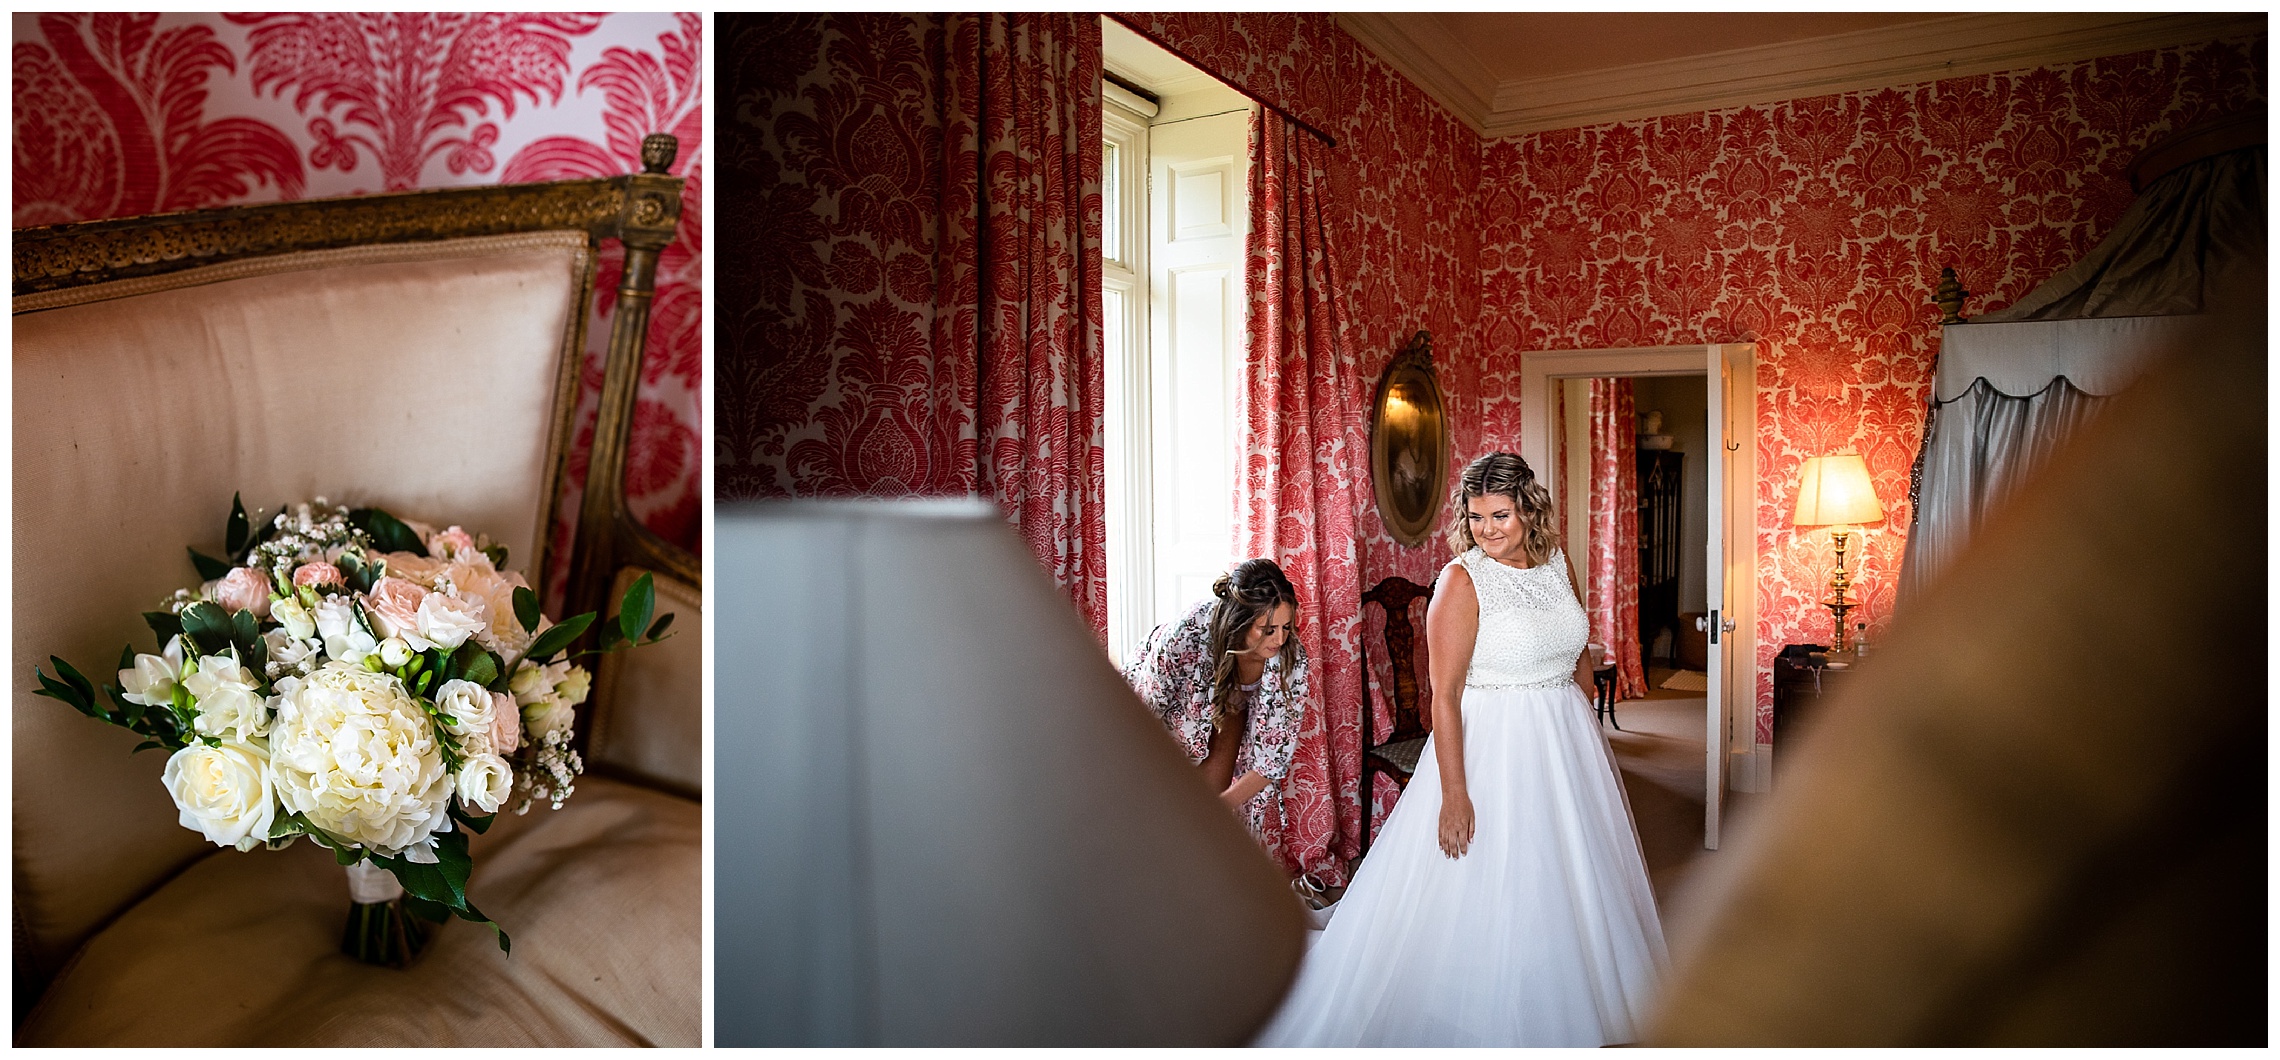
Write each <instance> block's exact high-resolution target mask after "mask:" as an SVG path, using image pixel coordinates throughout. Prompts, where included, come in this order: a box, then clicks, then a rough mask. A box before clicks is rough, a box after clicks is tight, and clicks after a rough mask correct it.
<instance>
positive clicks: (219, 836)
mask: <svg viewBox="0 0 2280 1060" xmlns="http://www.w3.org/2000/svg"><path fill="white" fill-rule="evenodd" d="M268 766H269V755H268V753H267V752H265V751H263V750H262V748H261V746H260V745H259V744H256V743H247V742H243V741H238V740H225V741H223V743H222V745H221V746H219V747H211V746H208V745H206V744H204V743H193V744H191V745H190V746H188V747H185V748H183V749H181V750H179V751H176V752H174V757H172V758H169V759H167V760H166V771H165V773H163V774H162V776H163V778H164V780H165V781H166V791H167V794H169V795H172V796H174V805H175V806H176V807H177V808H179V809H180V810H181V811H182V817H181V821H182V827H184V828H187V829H190V830H191V831H193V832H197V833H198V834H200V835H203V836H205V837H206V838H207V839H208V840H211V841H212V842H213V844H214V845H215V846H224V847H236V848H237V849H239V850H252V849H253V848H254V847H257V846H260V845H261V844H262V843H263V842H265V841H267V840H268V838H269V825H270V823H271V822H272V821H274V820H276V818H277V800H276V798H275V797H274V795H273V794H272V788H271V785H270V774H269V769H268Z"/></svg>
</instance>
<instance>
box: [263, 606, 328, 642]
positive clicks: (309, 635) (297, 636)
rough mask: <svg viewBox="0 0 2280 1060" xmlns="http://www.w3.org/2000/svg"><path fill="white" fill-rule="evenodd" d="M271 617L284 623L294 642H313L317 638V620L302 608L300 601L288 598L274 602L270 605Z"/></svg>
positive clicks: (306, 609) (307, 610)
mask: <svg viewBox="0 0 2280 1060" xmlns="http://www.w3.org/2000/svg"><path fill="white" fill-rule="evenodd" d="M269 617H271V618H274V619H276V620H277V621H278V622H279V623H282V624H283V625H284V627H285V632H287V633H289V634H291V635H292V637H293V639H294V640H313V639H315V638H316V635H317V618H316V616H315V615H312V614H310V613H309V609H308V608H306V607H303V606H301V601H299V600H296V599H294V598H292V597H290V596H288V597H285V598H283V599H281V600H276V601H273V602H272V603H271V604H270V605H269Z"/></svg>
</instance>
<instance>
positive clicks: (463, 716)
mask: <svg viewBox="0 0 2280 1060" xmlns="http://www.w3.org/2000/svg"><path fill="white" fill-rule="evenodd" d="M435 709H436V710H437V712H439V713H441V714H443V715H444V716H445V717H448V718H450V719H451V720H450V721H449V722H447V723H445V727H446V728H448V729H450V730H451V734H452V735H453V736H457V737H459V738H460V747H461V748H462V749H464V750H465V751H467V753H469V754H476V753H480V752H485V751H489V750H491V749H492V748H491V693H489V692H487V691H484V689H483V686H482V685H479V684H476V683H475V682H473V681H445V682H444V683H443V687H442V688H438V689H436V690H435ZM478 745H480V746H478Z"/></svg>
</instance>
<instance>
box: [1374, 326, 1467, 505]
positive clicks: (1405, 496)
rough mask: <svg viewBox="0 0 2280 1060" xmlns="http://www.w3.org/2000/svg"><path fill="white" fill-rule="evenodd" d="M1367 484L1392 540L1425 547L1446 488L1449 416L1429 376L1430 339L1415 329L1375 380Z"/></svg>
mask: <svg viewBox="0 0 2280 1060" xmlns="http://www.w3.org/2000/svg"><path fill="white" fill-rule="evenodd" d="M1370 481H1371V483H1372V484H1373V485H1374V486H1375V487H1376V491H1377V508H1378V517H1379V518H1380V519H1382V520H1384V522H1385V529H1386V532H1387V533H1388V534H1391V535H1392V536H1393V539H1394V540H1395V541H1397V542H1400V543H1401V544H1403V545H1406V546H1409V547H1411V548H1415V547H1417V546H1420V545H1423V544H1425V540H1426V538H1427V537H1428V536H1430V535H1431V534H1432V532H1433V526H1434V524H1435V523H1436V522H1438V521H1439V519H1440V514H1441V496H1442V494H1444V493H1446V492H1447V491H1448V488H1449V416H1448V403H1447V401H1446V400H1444V397H1443V395H1442V392H1441V383H1440V380H1439V379H1438V378H1436V376H1435V375H1434V372H1433V336H1432V335H1431V334H1429V333H1427V332H1424V331H1419V332H1418V333H1417V334H1416V336H1415V337H1413V338H1411V339H1410V340H1409V344H1408V345H1407V346H1404V347H1402V348H1401V350H1400V352H1398V353H1395V354H1394V355H1393V361H1392V363H1390V364H1388V365H1386V367H1385V374H1384V375H1381V376H1379V377H1378V385H1377V397H1376V398H1375V399H1374V400H1373V401H1372V402H1371V406H1370Z"/></svg>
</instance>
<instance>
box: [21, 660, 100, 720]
mask: <svg viewBox="0 0 2280 1060" xmlns="http://www.w3.org/2000/svg"><path fill="white" fill-rule="evenodd" d="M48 659H49V660H50V661H51V662H53V663H54V664H55V666H56V673H57V674H58V675H61V676H62V677H63V680H57V679H56V678H54V677H49V676H48V675H46V674H44V673H41V672H40V668H39V667H37V666H34V667H32V676H33V677H35V678H38V679H39V682H40V687H38V688H36V689H34V690H33V691H32V694H33V695H35V696H46V697H48V698H49V699H53V700H58V701H61V702H63V703H68V704H70V705H71V706H72V708H73V709H76V710H77V711H79V712H80V713H81V714H85V715H87V716H88V717H90V718H94V719H96V720H97V721H109V720H111V719H110V718H109V717H108V716H107V715H105V714H104V713H103V711H102V710H100V709H99V708H97V707H96V706H95V700H94V698H93V697H92V696H91V695H88V694H86V693H82V692H81V691H80V690H79V688H78V687H77V686H76V685H74V684H72V683H71V681H70V676H71V674H67V673H65V671H66V670H69V669H70V667H71V664H70V663H67V662H64V661H63V660H62V659H58V658H56V657H55V656H53V655H50V656H48ZM71 673H72V674H75V673H78V671H76V670H72V671H71ZM82 680H84V678H82Z"/></svg>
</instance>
